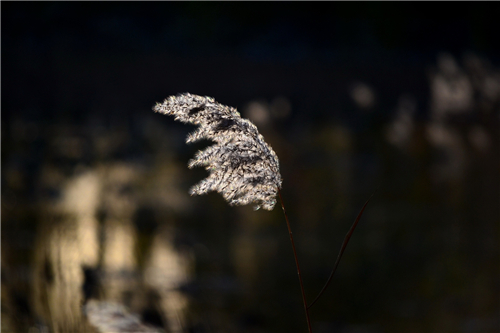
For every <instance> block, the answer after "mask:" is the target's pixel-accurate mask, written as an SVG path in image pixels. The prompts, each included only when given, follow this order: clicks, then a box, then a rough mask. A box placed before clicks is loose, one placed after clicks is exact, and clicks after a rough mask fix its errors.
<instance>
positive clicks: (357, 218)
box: [307, 193, 375, 309]
mask: <svg viewBox="0 0 500 333" xmlns="http://www.w3.org/2000/svg"><path fill="white" fill-rule="evenodd" d="M374 194H375V193H374ZM372 197H373V194H372V195H371V196H370V198H368V200H366V202H365V204H364V205H363V208H361V211H360V212H359V214H358V216H357V217H356V220H354V223H353V224H352V226H351V229H349V232H348V233H347V235H345V238H344V242H343V243H342V246H341V248H340V251H339V255H338V256H337V260H336V261H335V265H334V266H333V270H332V273H331V274H330V277H329V278H328V280H327V281H326V283H325V285H324V286H323V289H321V291H320V292H319V294H318V296H316V298H315V299H314V301H312V302H311V304H309V306H308V307H307V309H310V308H311V306H313V305H314V303H316V302H317V301H318V299H319V298H320V297H321V295H323V293H324V292H325V290H326V288H328V285H329V284H330V282H331V281H332V278H333V275H334V274H335V271H336V270H337V266H338V265H339V262H340V258H342V255H343V254H344V251H345V248H346V247H347V243H349V239H351V236H352V233H353V232H354V229H355V228H356V226H357V225H358V222H359V219H360V218H361V215H363V212H364V211H365V208H366V206H367V205H368V202H370V199H371V198H372Z"/></svg>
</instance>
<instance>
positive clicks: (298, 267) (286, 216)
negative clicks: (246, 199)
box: [278, 188, 312, 333]
mask: <svg viewBox="0 0 500 333" xmlns="http://www.w3.org/2000/svg"><path fill="white" fill-rule="evenodd" d="M278 195H279V197H280V201H281V208H282V209H283V214H285V220H286V226H287V227H288V234H289V235H290V241H291V242H292V248H293V257H294V258H295V266H297V274H298V275H299V282H300V290H301V292H302V301H303V303H304V311H305V313H306V320H307V328H308V331H309V333H312V329H311V320H310V318H309V308H308V307H307V300H306V293H305V291H304V284H303V283H302V276H301V275H300V266H299V259H298V257H297V251H296V250H295V242H294V241H293V235H292V229H291V228H290V222H289V221H288V215H287V214H286V210H285V204H284V203H283V197H282V196H281V191H280V189H279V188H278Z"/></svg>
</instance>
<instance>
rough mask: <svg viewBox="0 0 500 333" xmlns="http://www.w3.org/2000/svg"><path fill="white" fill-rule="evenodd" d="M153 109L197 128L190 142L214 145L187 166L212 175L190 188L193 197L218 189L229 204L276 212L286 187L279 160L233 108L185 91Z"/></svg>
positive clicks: (262, 138)
mask: <svg viewBox="0 0 500 333" xmlns="http://www.w3.org/2000/svg"><path fill="white" fill-rule="evenodd" d="M153 110H154V111H155V112H159V113H163V114H166V115H171V116H174V117H175V120H179V121H181V122H183V123H191V124H194V125H198V126H199V127H198V128H197V129H196V130H195V131H194V132H192V133H190V134H189V135H188V137H187V140H186V142H187V143H191V142H195V141H199V140H202V139H209V140H212V141H214V142H215V144H214V145H212V146H209V147H207V148H206V149H205V150H201V151H198V153H196V155H195V157H194V158H193V159H192V160H190V161H189V164H188V167H189V168H193V167H197V166H204V167H205V169H206V170H207V171H208V172H209V176H208V177H207V178H205V179H203V180H202V181H201V182H199V183H198V184H196V185H195V186H193V187H192V188H191V190H190V194H191V195H195V194H196V195H201V194H206V193H208V192H210V191H217V192H219V193H220V194H221V195H222V196H223V197H224V199H225V200H226V201H227V202H228V203H229V204H230V205H246V204H249V203H254V204H256V206H254V209H256V210H257V209H259V208H261V207H262V208H264V209H267V210H272V209H273V208H274V205H275V204H276V194H277V191H278V189H279V188H281V183H282V179H281V174H280V171H279V161H278V156H276V153H275V152H274V151H273V149H272V148H271V147H270V146H269V145H268V144H267V143H266V142H265V141H264V137H263V136H262V135H261V134H260V133H259V131H258V130H257V127H256V126H255V125H254V124H252V123H251V122H250V121H249V120H247V119H243V118H241V116H240V114H239V112H238V111H237V110H236V109H235V108H233V107H230V106H226V105H222V104H219V103H217V102H216V101H215V100H214V99H213V98H212V97H203V96H197V95H192V94H189V93H185V94H179V95H177V96H170V97H168V98H167V99H165V101H164V102H163V103H161V104H160V103H157V104H156V106H155V107H154V108H153Z"/></svg>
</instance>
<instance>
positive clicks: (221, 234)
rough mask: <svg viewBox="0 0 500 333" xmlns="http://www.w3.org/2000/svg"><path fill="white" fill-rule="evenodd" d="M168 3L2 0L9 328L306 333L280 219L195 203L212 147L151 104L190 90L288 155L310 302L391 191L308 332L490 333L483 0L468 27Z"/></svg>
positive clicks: (496, 212) (493, 99) (327, 10)
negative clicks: (204, 153)
mask: <svg viewBox="0 0 500 333" xmlns="http://www.w3.org/2000/svg"><path fill="white" fill-rule="evenodd" d="M148 6H152V7H148ZM156 6H159V7H155V6H154V5H152V4H150V5H138V4H135V5H134V4H113V5H112V4H110V3H108V4H97V3H95V4H93V5H86V4H68V3H66V4H64V3H62V4H56V3H54V4H21V3H19V4H14V3H7V4H6V3H3V4H2V28H3V29H2V83H3V84H2V236H1V237H2V248H1V250H2V254H1V255H2V308H1V310H2V323H1V325H2V332H30V333H34V332H82V333H83V332H110V331H111V332H115V331H116V332H303V331H305V329H306V326H305V318H304V314H303V309H302V305H301V298H300V289H299V285H298V281H297V277H296V271H295V267H294V262H293V256H292V251H291V249H290V244H289V239H288V235H287V231H286V226H285V222H284V218H283V215H282V212H281V210H280V209H278V208H275V210H274V211H272V212H266V211H257V212H254V211H253V210H252V208H251V207H229V206H228V205H227V204H226V203H225V202H224V201H223V199H222V198H221V197H220V196H219V195H217V194H210V195H207V196H203V197H190V196H189V195H188V189H189V188H190V187H191V186H192V185H194V184H195V183H197V182H198V181H199V180H200V179H202V178H204V177H205V175H206V172H205V171H204V170H203V169H193V170H189V169H188V168H187V162H188V160H189V159H190V158H191V157H192V156H193V155H194V153H196V151H197V150H199V149H201V148H203V147H205V146H206V145H208V144H209V143H208V142H200V143H197V144H194V145H189V146H188V145H186V144H185V143H184V140H185V137H186V135H187V133H188V132H190V131H192V130H193V127H191V126H187V125H182V124H178V123H176V122H174V121H173V119H170V118H168V117H165V116H162V115H159V114H154V113H153V112H152V111H151V107H152V106H153V105H154V103H155V102H156V101H161V100H162V99H163V98H165V97H167V96H168V95H172V94H176V93H180V92H186V91H189V92H191V93H195V94H201V95H209V96H213V97H215V99H216V100H217V101H219V102H221V103H223V104H227V105H231V106H234V107H237V108H238V109H239V111H240V112H241V113H242V116H244V117H247V118H249V119H251V120H252V121H253V122H254V123H255V124H256V125H257V126H258V127H259V130H260V132H261V133H262V134H263V135H264V137H265V139H266V141H267V142H268V143H270V144H271V146H272V147H273V149H274V150H275V151H276V153H277V154H278V157H279V158H280V163H281V172H282V175H283V179H284V182H283V190H282V191H283V195H284V200H285V204H286V207H287V212H288V214H289V216H290V219H291V223H292V228H293V230H294V237H295V240H296V242H297V248H298V254H299V260H300V262H301V265H302V271H303V277H304V281H305V287H306V293H307V296H308V299H309V300H312V299H313V297H314V296H316V293H317V292H318V291H319V290H320V289H321V287H322V286H323V283H324V282H325V280H326V278H327V277H328V275H329V273H330V269H331V268H332V265H333V263H334V261H335V257H336V255H337V251H338V249H339V247H340V244H341V241H342V239H343V237H344V235H345V233H346V232H347V230H348V229H349V227H350V224H351V223H352V221H353V219H354V218H355V216H356V214H357V213H358V211H359V209H360V208H361V206H362V205H363V203H364V201H365V200H366V199H367V198H368V197H370V195H371V194H372V193H373V192H375V190H377V189H378V190H377V192H376V194H375V196H374V197H373V199H372V201H371V202H370V204H369V206H368V208H367V209H366V211H365V214H364V216H363V218H362V220H361V222H360V224H359V226H358V229H357V230H356V232H355V234H354V236H353V238H352V240H351V243H350V244H349V247H348V249H347V251H346V253H345V255H344V258H343V261H342V263H341V264H340V267H339V270H338V272H337V275H336V276H335V278H334V280H333V284H332V286H331V287H330V289H329V290H328V291H327V292H326V294H325V295H324V296H323V298H322V299H321V300H320V301H319V302H318V303H317V304H316V305H315V306H314V307H313V308H312V309H311V318H312V322H313V328H314V332H481V333H485V332H498V331H499V330H500V320H499V318H500V316H499V314H500V287H499V286H500V284H499V281H500V264H499V263H500V248H499V240H500V208H499V207H500V172H499V171H500V131H499V130H500V66H499V63H498V61H499V57H498V55H499V54H498V49H497V48H495V46H491V43H489V41H490V39H488V38H489V37H488V36H490V35H488V34H482V35H481V36H482V37H481V38H482V39H481V38H479V37H477V35H476V31H483V30H481V29H484V27H488V24H489V22H490V21H491V20H490V19H491V16H489V14H487V12H488V11H487V9H481V10H478V9H475V13H476V14H477V15H478V17H479V18H482V21H481V20H480V19H477V18H470V19H467V20H466V22H468V24H469V25H465V26H466V27H465V28H464V27H463V25H462V23H463V22H462V21H460V20H458V21H450V22H448V25H441V23H440V22H441V21H439V20H436V21H432V22H433V23H428V21H426V20H425V17H420V16H419V15H420V14H418V13H416V14H414V16H412V19H413V21H411V20H410V21H409V22H406V21H404V22H402V21H400V20H397V19H392V18H390V17H392V16H389V14H391V12H390V11H389V12H387V13H386V14H384V13H383V12H382V11H373V13H372V14H367V13H368V12H370V13H371V11H369V10H368V9H370V8H372V7H370V6H371V5H369V6H368V5H367V6H368V7H367V8H368V9H363V10H361V11H360V13H358V14H356V13H357V11H356V10H354V9H351V10H349V8H350V7H346V8H347V9H345V8H344V9H342V8H343V7H338V8H337V7H335V5H320V4H317V5H316V6H317V7H314V6H312V5H305V4H303V5H302V6H303V7H300V6H299V5H295V6H292V5H291V4H290V5H289V6H288V7H280V6H278V4H274V5H261V6H268V7H262V8H261V9H262V10H258V8H259V7H258V6H257V7H251V6H249V5H247V7H245V8H247V9H248V11H242V10H241V9H237V8H236V7H235V6H232V5H227V6H225V5H222V4H212V5H206V4H201V3H185V4H180V3H174V4H162V5H161V6H160V5H156ZM283 6H284V5H283ZM373 8H378V7H373ZM373 8H372V9H373ZM380 8H382V7H380ZM263 9H265V10H263ZM337 9H338V11H336V10H337ZM382 9H383V8H382ZM162 13H163V14H162ZM228 13H230V14H231V15H228ZM301 13H303V15H302V14H301ZM320 13H321V14H320ZM334 13H336V14H334ZM403 13H406V15H410V10H408V9H406V10H405V11H403ZM316 14H317V16H315V15H316ZM163 15H164V16H163ZM315 17H316V18H317V20H315V19H314V18H315ZM464 17H466V16H464ZM385 19H387V20H388V21H387V22H388V23H386V24H388V27H394V28H399V29H403V30H404V31H406V33H407V35H405V36H403V37H405V38H404V40H405V42H403V37H401V39H400V37H398V36H399V35H397V34H395V32H389V31H392V30H394V29H385V28H384V26H383V25H381V23H380V22H381V21H382V20H385ZM478 20H479V21H481V22H483V25H478V24H477V22H478ZM311 22H317V24H316V25H311V24H312V23H311ZM461 22H462V23H461ZM435 26H438V27H439V29H436V32H435V35H433V36H429V37H428V38H429V39H428V40H422V39H421V36H423V35H425V36H427V35H426V34H425V33H424V32H425V31H427V29H431V28H432V27H435ZM446 27H453V28H455V31H456V33H457V34H458V35H459V36H462V37H463V38H462V39H460V38H458V37H453V38H451V37H450V38H446V37H447V36H449V35H448V32H447V31H448V30H447V29H446ZM467 27H473V28H470V30H467V29H469V28H467ZM477 29H479V30H477ZM396 30H397V29H396ZM470 31H472V32H470ZM466 32H470V33H469V34H467V33H466ZM342 36H349V38H350V39H349V40H346V39H345V37H342ZM453 36H454V35H453ZM464 36H469V37H467V38H468V39H467V38H466V37H464ZM471 36H472V37H471ZM454 38H455V39H454ZM458 41H460V43H463V44H460V43H459V42H458ZM440 42H443V43H445V44H444V45H446V47H443V49H439V48H437V47H436V45H441V44H439V43H440Z"/></svg>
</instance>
